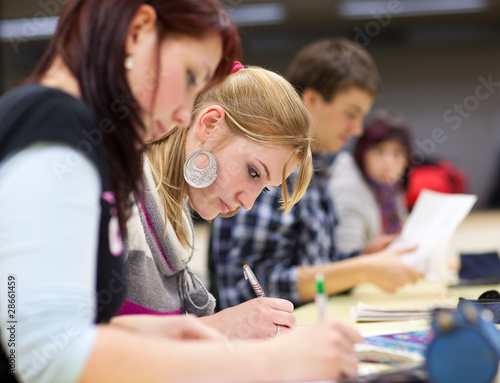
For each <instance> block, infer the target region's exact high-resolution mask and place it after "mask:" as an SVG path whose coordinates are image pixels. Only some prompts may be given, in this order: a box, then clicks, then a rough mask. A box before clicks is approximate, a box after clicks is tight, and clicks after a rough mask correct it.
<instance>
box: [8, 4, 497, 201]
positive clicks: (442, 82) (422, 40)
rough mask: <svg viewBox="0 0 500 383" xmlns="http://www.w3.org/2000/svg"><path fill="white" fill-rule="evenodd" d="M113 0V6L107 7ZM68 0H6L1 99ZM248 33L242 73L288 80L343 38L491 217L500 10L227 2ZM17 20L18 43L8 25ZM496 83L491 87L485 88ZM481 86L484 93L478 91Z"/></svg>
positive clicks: (425, 147) (420, 140) (425, 145)
mask: <svg viewBox="0 0 500 383" xmlns="http://www.w3.org/2000/svg"><path fill="white" fill-rule="evenodd" d="M102 1H105V0H102ZM62 3H63V0H2V2H1V5H0V6H1V8H0V19H2V20H3V22H2V24H0V36H1V37H0V38H1V41H2V42H1V45H0V48H1V50H0V54H1V56H0V58H1V60H0V93H4V92H5V91H7V90H8V89H10V88H12V87H13V86H15V85H16V84H17V83H18V82H19V81H20V80H21V79H22V78H24V77H25V76H27V75H28V74H29V73H30V71H31V70H32V69H33V66H34V64H35V62H36V61H37V59H38V58H39V57H40V55H41V54H42V52H43V49H44V48H45V46H46V44H47V38H48V37H47V36H48V34H46V35H45V36H36V35H37V34H44V33H45V32H44V30H45V29H47V28H48V29H49V30H50V23H48V22H46V21H44V19H41V18H40V17H43V16H49V17H52V16H57V14H58V11H59V10H60V7H61V4H62ZM222 3H223V4H224V6H225V7H226V9H227V10H228V12H229V13H230V14H231V15H232V17H233V18H234V20H235V21H237V23H238V25H239V26H240V31H241V35H242V38H243V41H244V57H243V62H244V64H253V65H260V66H264V67H266V68H268V69H273V70H275V71H278V72H280V73H282V74H284V73H286V69H287V65H288V63H289V61H290V59H291V58H292V56H293V54H294V53H295V52H296V51H297V50H298V49H299V48H300V47H302V46H303V45H305V44H307V43H309V42H312V41H314V40H316V39H318V38H322V37H335V36H344V37H348V38H351V39H354V40H355V41H357V42H358V43H359V44H361V45H363V46H364V47H365V48H366V49H367V50H368V51H369V52H370V53H371V54H372V55H373V57H374V58H375V61H376V63H377V65H378V68H379V70H380V73H381V75H382V79H383V93H382V96H381V97H380V98H379V99H378V100H377V101H376V103H375V104H374V108H376V107H386V108H392V109H395V110H397V111H399V112H401V113H402V114H404V115H405V116H406V117H407V118H408V119H409V120H410V122H411V123H412V125H413V128H414V136H415V145H416V150H417V152H415V153H414V154H415V155H417V156H423V155H424V154H426V155H432V156H435V157H442V158H447V159H450V160H452V161H453V162H454V163H455V164H457V165H459V166H461V167H462V168H463V169H464V170H465V171H466V172H467V175H468V178H469V192H471V193H475V194H477V195H478V197H479V200H478V202H477V204H476V209H484V208H487V207H488V206H489V205H488V198H489V195H490V194H491V190H492V188H493V187H494V184H495V182H497V180H498V179H499V178H500V168H499V166H498V165H500V1H496V0H385V1H384V0H282V1H265V0H259V1H256V0H246V1H243V0H226V1H222ZM12 19H18V21H19V22H20V24H19V26H20V29H19V30H18V34H17V35H12V32H7V31H6V29H5V25H6V24H5V20H12ZM485 82H486V83H489V85H488V86H487V87H486V86H484V85H481V84H483V83H485ZM478 86H480V89H479V93H477V91H476V90H477V88H478Z"/></svg>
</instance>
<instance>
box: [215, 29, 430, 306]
mask: <svg viewBox="0 0 500 383" xmlns="http://www.w3.org/2000/svg"><path fill="white" fill-rule="evenodd" d="M288 80H289V81H290V82H291V83H292V84H293V85H294V86H295V87H296V89H297V91H298V92H299V93H300V95H301V97H302V100H303V102H304V104H305V105H306V107H307V108H308V110H309V112H310V113H311V116H312V118H313V121H314V139H315V144H314V145H313V162H314V166H315V173H314V176H313V178H312V180H311V183H310V185H309V187H308V190H307V192H306V193H305V195H304V196H303V197H302V199H301V200H300V201H299V202H298V203H297V205H296V206H295V207H294V208H293V209H292V211H291V212H290V213H289V214H287V215H285V214H284V213H283V212H282V211H281V210H279V207H280V202H279V201H280V198H281V187H280V188H277V189H271V190H269V191H267V192H266V191H264V192H263V193H261V194H260V196H259V197H258V198H257V200H256V201H255V204H254V205H253V207H252V209H250V210H249V211H243V210H240V211H239V213H238V214H236V215H235V216H234V217H232V218H221V217H217V218H216V219H215V220H214V221H213V227H212V248H211V268H212V271H213V272H214V276H213V278H212V281H213V282H216V283H212V285H214V284H216V286H212V290H214V293H215V294H216V296H217V293H218V298H219V299H218V305H219V308H221V309H224V308H227V307H231V306H234V305H237V304H239V303H241V302H244V301H246V300H248V299H252V298H255V293H254V291H253V290H252V288H251V286H250V285H249V283H248V281H246V280H245V278H244V275H243V270H242V266H243V265H244V264H248V265H249V266H251V268H252V269H253V271H254V273H255V275H256V276H257V278H258V280H259V282H260V284H261V286H262V288H263V289H264V291H265V293H266V295H267V296H273V297H280V298H284V299H288V300H290V301H291V302H292V303H294V305H295V306H299V305H301V304H304V303H307V302H309V301H312V300H313V299H314V294H315V289H314V286H315V284H314V278H315V275H316V273H317V272H322V273H323V274H324V277H325V289H326V293H327V294H335V293H339V292H342V291H345V290H348V289H350V288H351V287H353V286H355V285H356V284H358V283H361V282H370V283H374V284H376V285H378V286H379V287H381V288H382V289H384V290H387V291H395V290H396V289H397V288H399V287H400V286H402V285H404V284H406V283H409V282H414V281H415V280H417V279H418V278H420V277H421V275H420V274H419V273H418V272H417V271H415V270H414V269H412V268H410V267H409V266H407V265H406V264H404V263H403V262H402V261H401V260H400V255H401V254H403V253H405V252H407V251H409V250H412V249H404V250H382V249H383V248H384V247H385V246H386V245H387V243H380V242H379V243H374V244H373V245H372V246H368V247H367V248H366V249H359V251H355V252H353V253H348V254H344V253H340V252H338V251H336V248H335V242H336V241H335V224H336V217H335V212H334V206H333V201H332V197H331V194H330V192H329V187H328V180H329V177H330V175H331V174H330V165H331V164H332V162H333V160H334V158H335V154H336V153H337V152H338V151H339V150H340V149H341V148H342V146H344V144H345V143H346V142H347V141H348V140H349V139H350V138H351V137H352V136H360V135H361V134H362V132H363V118H364V116H365V115H366V114H367V113H368V112H369V110H370V108H371V106H372V103H373V101H374V100H375V98H376V97H377V96H378V95H379V93H380V88H381V83H380V77H379V74H378V71H377V68H376V66H375V64H374V62H373V60H372V58H371V56H370V55H369V53H368V52H367V51H366V50H365V49H363V48H362V47H360V46H358V45H356V44H355V43H353V42H351V41H349V40H347V39H343V38H339V39H325V40H320V41H317V42H315V43H312V44H310V45H308V46H306V47H304V48H303V49H301V50H300V51H299V52H298V53H297V55H296V56H295V58H294V59H293V60H292V63H291V65H290V67H289V71H288ZM289 180H292V183H293V175H292V176H290V177H289ZM361 253H363V255H360V254H361ZM368 253H372V254H370V255H368ZM217 290H218V291H217Z"/></svg>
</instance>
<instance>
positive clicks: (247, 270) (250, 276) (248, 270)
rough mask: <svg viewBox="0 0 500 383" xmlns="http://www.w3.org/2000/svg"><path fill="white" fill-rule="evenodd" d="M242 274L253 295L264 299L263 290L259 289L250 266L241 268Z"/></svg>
mask: <svg viewBox="0 0 500 383" xmlns="http://www.w3.org/2000/svg"><path fill="white" fill-rule="evenodd" d="M243 274H245V279H246V280H247V281H248V282H250V285H251V286H252V288H253V291H255V294H257V296H258V297H265V296H266V294H264V290H262V287H260V284H259V281H258V280H257V277H256V276H255V274H254V273H253V271H252V269H251V268H250V266H248V265H244V266H243Z"/></svg>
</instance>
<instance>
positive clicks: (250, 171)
mask: <svg viewBox="0 0 500 383" xmlns="http://www.w3.org/2000/svg"><path fill="white" fill-rule="evenodd" d="M248 174H249V175H250V177H252V178H254V179H255V178H260V174H259V173H257V170H255V169H254V168H252V167H251V166H249V167H248ZM262 191H263V192H264V193H267V192H268V191H270V189H269V188H268V187H267V186H266V187H265V188H264V189H262Z"/></svg>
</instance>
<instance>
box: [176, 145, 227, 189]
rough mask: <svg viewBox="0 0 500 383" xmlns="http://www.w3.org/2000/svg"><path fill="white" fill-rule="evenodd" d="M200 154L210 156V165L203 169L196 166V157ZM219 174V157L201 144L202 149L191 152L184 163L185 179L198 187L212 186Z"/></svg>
mask: <svg viewBox="0 0 500 383" xmlns="http://www.w3.org/2000/svg"><path fill="white" fill-rule="evenodd" d="M200 155H205V156H207V158H208V165H207V166H206V167H204V168H203V169H200V168H198V167H197V166H196V158H198V156H200ZM218 174H219V163H218V162H217V158H215V156H214V155H213V154H212V153H210V152H207V151H206V150H203V148H202V146H200V150H197V151H196V152H194V153H193V154H191V155H190V156H189V158H188V159H187V160H186V162H185V163H184V179H185V180H186V182H187V183H188V184H189V185H191V186H192V187H194V188H197V189H202V188H206V187H207V186H210V185H211V184H212V183H213V182H214V181H215V179H216V178H217V175H218Z"/></svg>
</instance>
